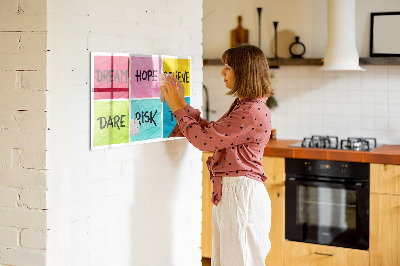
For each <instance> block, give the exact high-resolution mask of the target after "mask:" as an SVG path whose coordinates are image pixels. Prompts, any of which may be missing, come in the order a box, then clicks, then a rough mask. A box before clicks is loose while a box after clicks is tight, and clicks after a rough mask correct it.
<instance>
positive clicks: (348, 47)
mask: <svg viewBox="0 0 400 266" xmlns="http://www.w3.org/2000/svg"><path fill="white" fill-rule="evenodd" d="M321 70H323V71H339V70H358V71H365V69H363V68H361V67H360V65H359V57H358V52H357V47H356V2H355V0H328V44H327V47H326V51H325V56H324V65H323V66H322V67H321Z"/></svg>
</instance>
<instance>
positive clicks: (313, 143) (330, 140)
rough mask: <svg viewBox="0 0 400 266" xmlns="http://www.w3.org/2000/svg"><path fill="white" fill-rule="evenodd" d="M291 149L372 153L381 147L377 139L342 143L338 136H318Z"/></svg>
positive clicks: (351, 139) (344, 140)
mask: <svg viewBox="0 0 400 266" xmlns="http://www.w3.org/2000/svg"><path fill="white" fill-rule="evenodd" d="M289 146H291V147H302V148H319V149H338V150H352V151H371V150H373V149H376V148H378V147H380V146H381V145H377V143H376V138H347V139H342V140H341V141H340V145H339V140H338V137H336V136H316V135H313V136H312V137H311V138H304V139H303V141H302V142H297V143H294V144H291V145H289Z"/></svg>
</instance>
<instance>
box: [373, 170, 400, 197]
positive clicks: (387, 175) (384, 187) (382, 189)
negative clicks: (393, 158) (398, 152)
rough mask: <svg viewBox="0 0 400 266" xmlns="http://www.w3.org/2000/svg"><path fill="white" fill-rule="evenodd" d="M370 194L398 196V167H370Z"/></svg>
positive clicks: (399, 180)
mask: <svg viewBox="0 0 400 266" xmlns="http://www.w3.org/2000/svg"><path fill="white" fill-rule="evenodd" d="M370 171H371V172H370V179H371V193H383V194H392V195H400V165H393V164H376V163H371V165H370Z"/></svg>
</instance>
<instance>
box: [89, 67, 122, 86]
mask: <svg viewBox="0 0 400 266" xmlns="http://www.w3.org/2000/svg"><path fill="white" fill-rule="evenodd" d="M96 79H97V82H104V81H106V82H107V84H109V83H111V82H115V81H117V82H126V83H128V70H125V71H124V70H120V69H115V70H103V71H101V70H96ZM124 79H125V80H124Z"/></svg>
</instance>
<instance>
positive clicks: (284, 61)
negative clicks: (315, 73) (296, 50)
mask: <svg viewBox="0 0 400 266" xmlns="http://www.w3.org/2000/svg"><path fill="white" fill-rule="evenodd" d="M322 60H323V58H278V59H275V58H268V63H269V66H270V67H271V68H277V67H279V66H322V64H323V62H322ZM203 65H204V66H217V65H222V62H221V60H220V59H204V60H203ZM360 65H400V57H362V58H360Z"/></svg>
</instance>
